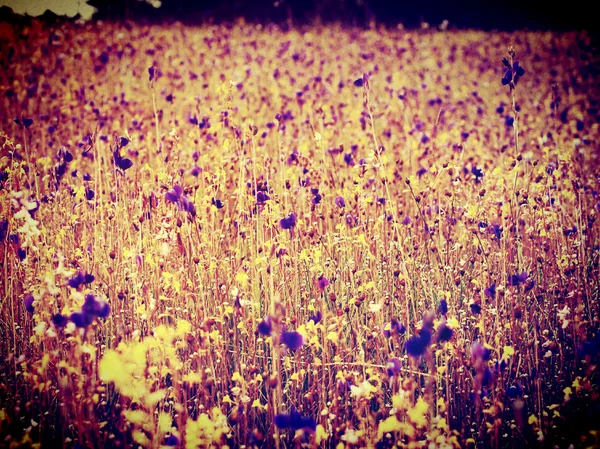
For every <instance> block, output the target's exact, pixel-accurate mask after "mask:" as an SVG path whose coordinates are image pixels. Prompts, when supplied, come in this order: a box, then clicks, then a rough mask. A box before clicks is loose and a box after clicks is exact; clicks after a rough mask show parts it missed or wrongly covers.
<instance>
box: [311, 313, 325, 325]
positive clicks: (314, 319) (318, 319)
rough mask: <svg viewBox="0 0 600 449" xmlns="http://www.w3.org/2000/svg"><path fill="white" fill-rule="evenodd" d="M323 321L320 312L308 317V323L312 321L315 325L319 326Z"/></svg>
mask: <svg viewBox="0 0 600 449" xmlns="http://www.w3.org/2000/svg"><path fill="white" fill-rule="evenodd" d="M322 319H323V314H322V313H321V311H320V310H319V311H318V312H317V313H316V314H315V315H311V316H309V317H308V321H312V322H313V323H315V324H319V323H320V322H321V320H322Z"/></svg>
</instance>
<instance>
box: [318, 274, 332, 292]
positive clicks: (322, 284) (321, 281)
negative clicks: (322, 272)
mask: <svg viewBox="0 0 600 449" xmlns="http://www.w3.org/2000/svg"><path fill="white" fill-rule="evenodd" d="M318 284H319V288H320V289H321V291H323V290H325V287H327V286H328V285H329V280H328V279H327V278H326V277H325V276H319V281H318Z"/></svg>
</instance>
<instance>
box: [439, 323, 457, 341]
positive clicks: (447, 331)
mask: <svg viewBox="0 0 600 449" xmlns="http://www.w3.org/2000/svg"><path fill="white" fill-rule="evenodd" d="M452 334H453V331H452V329H451V328H449V327H448V326H446V324H445V323H442V324H440V325H439V327H438V329H437V336H436V341H437V342H438V343H443V342H445V341H449V340H450V339H451V338H452Z"/></svg>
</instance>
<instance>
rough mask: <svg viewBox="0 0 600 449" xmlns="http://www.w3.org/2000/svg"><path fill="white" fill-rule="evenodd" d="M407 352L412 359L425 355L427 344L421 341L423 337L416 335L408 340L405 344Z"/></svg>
mask: <svg viewBox="0 0 600 449" xmlns="http://www.w3.org/2000/svg"><path fill="white" fill-rule="evenodd" d="M405 347H406V352H407V353H408V355H410V356H412V357H419V356H421V355H423V354H425V351H426V350H427V344H426V343H425V342H424V341H423V340H422V339H421V336H419V335H415V336H413V337H411V338H410V339H408V340H407V341H406V344H405Z"/></svg>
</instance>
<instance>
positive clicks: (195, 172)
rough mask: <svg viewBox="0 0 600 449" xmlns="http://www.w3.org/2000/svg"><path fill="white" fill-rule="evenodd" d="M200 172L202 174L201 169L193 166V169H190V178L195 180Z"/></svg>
mask: <svg viewBox="0 0 600 449" xmlns="http://www.w3.org/2000/svg"><path fill="white" fill-rule="evenodd" d="M200 172H202V169H201V168H200V167H198V166H197V165H195V166H194V168H192V176H194V177H196V178H197V177H198V175H200Z"/></svg>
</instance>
